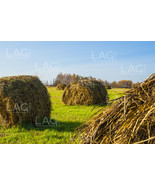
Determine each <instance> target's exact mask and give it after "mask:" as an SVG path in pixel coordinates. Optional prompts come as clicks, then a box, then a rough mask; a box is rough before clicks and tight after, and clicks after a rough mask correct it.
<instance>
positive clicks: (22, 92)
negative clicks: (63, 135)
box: [0, 76, 51, 126]
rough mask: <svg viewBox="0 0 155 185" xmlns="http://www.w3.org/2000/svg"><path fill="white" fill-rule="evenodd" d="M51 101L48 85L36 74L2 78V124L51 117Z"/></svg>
mask: <svg viewBox="0 0 155 185" xmlns="http://www.w3.org/2000/svg"><path fill="white" fill-rule="evenodd" d="M50 113H51V101H50V96H49V94H48V91H47V89H46V87H45V86H44V85H43V84H42V82H41V81H40V80H39V79H38V77H35V76H14V77H5V78H0V124H1V125H5V126H12V125H17V124H21V123H35V119H36V117H37V119H38V120H42V119H43V118H44V117H45V116H46V117H48V118H50Z"/></svg>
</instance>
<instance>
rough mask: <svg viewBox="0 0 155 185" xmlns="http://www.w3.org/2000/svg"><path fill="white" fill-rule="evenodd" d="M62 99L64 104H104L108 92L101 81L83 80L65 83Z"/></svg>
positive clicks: (106, 100)
mask: <svg viewBox="0 0 155 185" xmlns="http://www.w3.org/2000/svg"><path fill="white" fill-rule="evenodd" d="M62 101H63V102H64V103H65V104H66V105H93V104H94V105H95V104H106V103H107V102H108V94H107V90H106V88H105V87H104V85H103V84H102V83H101V82H99V81H96V80H83V81H80V82H77V83H71V84H69V85H67V87H66V88H65V90H64V92H63V95H62Z"/></svg>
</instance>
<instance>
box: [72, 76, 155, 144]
mask: <svg viewBox="0 0 155 185" xmlns="http://www.w3.org/2000/svg"><path fill="white" fill-rule="evenodd" d="M154 91H155V74H152V75H151V76H149V77H148V78H147V79H146V80H145V81H144V82H143V83H141V84H140V86H139V87H135V88H134V89H132V90H130V91H128V92H127V94H126V95H125V96H124V97H122V98H120V99H118V100H117V101H115V102H114V103H113V104H112V105H111V106H109V107H108V108H107V109H105V110H104V111H102V112H101V113H100V114H99V115H96V116H95V117H93V118H92V119H91V120H89V121H88V122H87V124H86V125H85V126H84V128H82V129H80V132H77V135H76V136H75V138H77V137H78V138H79V139H77V140H76V142H77V141H79V142H80V143H94V144H95V143H98V144H110V143H112V144H115V143H116V144H128V143H131V144H132V143H150V144H151V143H152V144H153V143H154V144H155V93H154ZM79 135H80V137H79Z"/></svg>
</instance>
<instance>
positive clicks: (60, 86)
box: [56, 84, 66, 90]
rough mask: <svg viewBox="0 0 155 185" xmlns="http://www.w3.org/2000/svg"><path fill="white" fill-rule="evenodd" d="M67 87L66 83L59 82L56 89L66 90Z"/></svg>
mask: <svg viewBox="0 0 155 185" xmlns="http://www.w3.org/2000/svg"><path fill="white" fill-rule="evenodd" d="M65 87H66V84H58V85H57V86H56V90H64V89H65Z"/></svg>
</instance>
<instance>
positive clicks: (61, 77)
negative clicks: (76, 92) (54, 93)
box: [52, 73, 134, 88]
mask: <svg viewBox="0 0 155 185" xmlns="http://www.w3.org/2000/svg"><path fill="white" fill-rule="evenodd" d="M80 80H98V81H100V82H102V83H103V84H104V85H105V86H110V87H111V88H132V87H133V86H134V83H133V82H132V81H131V80H121V81H119V82H116V81H113V82H111V83H110V82H108V81H107V80H105V81H103V80H101V79H96V78H93V77H92V76H89V77H83V76H80V75H76V74H73V75H72V74H63V73H59V74H58V75H57V77H56V79H54V80H53V84H52V86H57V85H58V84H60V83H62V84H70V83H72V82H78V81H80Z"/></svg>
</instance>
